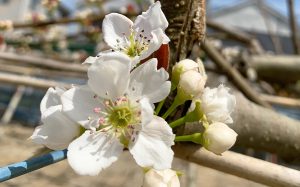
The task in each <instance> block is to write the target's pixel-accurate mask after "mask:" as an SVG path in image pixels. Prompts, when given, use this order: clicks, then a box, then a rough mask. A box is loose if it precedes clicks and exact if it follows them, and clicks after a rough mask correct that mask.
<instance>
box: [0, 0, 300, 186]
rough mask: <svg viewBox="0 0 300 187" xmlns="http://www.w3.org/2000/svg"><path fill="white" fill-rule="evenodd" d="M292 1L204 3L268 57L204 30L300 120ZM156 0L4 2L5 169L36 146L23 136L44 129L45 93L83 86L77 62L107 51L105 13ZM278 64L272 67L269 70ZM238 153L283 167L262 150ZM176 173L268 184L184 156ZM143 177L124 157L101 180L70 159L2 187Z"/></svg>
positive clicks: (0, 21) (0, 75) (298, 20)
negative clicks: (75, 169)
mask: <svg viewBox="0 0 300 187" xmlns="http://www.w3.org/2000/svg"><path fill="white" fill-rule="evenodd" d="M290 2H291V1H289V0H276V1H275V0H273V1H272V0H222V1H218V0H207V20H209V21H211V22H213V23H214V24H217V25H218V26H219V25H221V26H222V27H223V26H224V27H226V28H230V29H232V30H234V31H236V32H240V33H246V34H247V35H250V36H251V37H252V38H255V41H257V42H258V43H259V44H260V45H259V47H260V48H262V51H263V57H260V58H254V57H252V56H251V58H250V57H249V54H248V49H247V47H246V46H245V45H243V43H242V42H237V41H233V40H229V39H228V38H227V37H225V36H224V33H222V32H219V31H218V30H216V29H214V27H212V26H208V27H207V33H206V39H205V40H209V41H211V42H212V43H213V44H214V46H215V47H216V48H217V49H218V50H219V51H221V53H222V54H223V55H224V58H226V59H227V60H228V61H229V62H230V63H231V64H232V66H234V67H236V68H237V69H238V70H239V71H240V72H241V73H242V74H243V76H244V77H245V78H247V79H248V81H249V82H250V83H251V85H252V86H253V88H254V89H256V90H258V91H259V92H260V93H262V94H263V96H264V98H265V100H267V101H268V102H270V103H271V104H272V105H273V106H274V107H275V109H276V110H278V111H279V112H280V113H283V114H285V115H287V116H289V117H292V118H295V119H300V56H299V55H300V44H299V42H300V39H299V38H300V36H299V30H300V28H299V24H300V0H294V1H292V2H293V4H292V7H293V10H294V12H293V16H292V12H291V9H290V7H291V4H289V3H290ZM151 3H152V1H151V0H61V1H57V0H22V1H20V0H0V121H1V122H0V155H1V158H0V165H1V166H4V165H6V164H9V163H13V162H17V161H21V160H24V159H27V158H28V157H30V156H31V155H32V154H33V152H34V151H35V150H36V149H37V148H38V147H40V146H38V145H34V144H32V143H31V142H30V141H28V140H27V138H28V137H29V136H30V135H31V133H32V132H33V128H34V127H36V126H37V125H40V110H39V104H40V101H41V99H42V97H43V96H44V94H45V92H46V90H47V88H48V87H50V86H54V85H61V86H65V85H69V84H83V83H85V82H86V73H85V71H86V67H85V66H82V65H81V63H82V62H83V61H84V60H85V59H86V58H87V57H88V56H95V55H97V53H98V52H100V51H102V50H106V49H108V46H107V45H106V44H105V43H104V41H103V37H102V33H101V25H102V19H103V17H104V15H105V14H108V13H111V12H118V13H122V14H124V15H127V16H128V17H130V18H134V17H135V15H138V14H140V13H141V12H142V11H145V10H147V8H148V7H149V5H150V4H151ZM291 18H292V21H291ZM293 29H294V30H293ZM295 31H296V32H295ZM193 55H194V56H197V57H199V56H200V57H201V58H202V59H203V60H204V62H205V66H206V68H207V70H208V71H212V72H216V71H218V69H217V68H216V67H215V66H214V64H213V63H212V62H211V61H210V60H209V59H206V58H205V56H204V55H203V52H202V51H201V50H200V49H199V47H197V46H195V50H194V51H193V54H192V56H193ZM274 55H276V59H275V58H274ZM245 59H247V60H245ZM248 61H251V62H252V63H251V64H249V62H248ZM274 61H276V63H277V65H276V66H274V65H269V62H274ZM253 64H254V65H253ZM218 81H219V82H220V81H221V82H223V83H225V84H226V83H227V81H228V80H227V78H226V77H225V76H220V77H219V79H218ZM235 149H236V150H237V151H240V152H245V153H248V154H251V155H252V156H256V157H258V158H262V159H265V160H268V161H272V162H281V161H280V159H278V158H277V157H276V156H274V155H271V154H267V153H264V152H256V151H253V150H251V149H247V150H244V149H240V148H235ZM128 162H130V167H128ZM282 163H284V162H282ZM284 164H286V163H284ZM176 167H177V169H181V170H183V171H184V172H185V175H184V176H183V177H182V181H183V184H184V185H183V186H189V187H194V186H208V187H209V186H211V187H217V186H220V187H221V186H222V187H224V186H228V187H229V186H246V187H247V186H248V187H250V186H251V187H252V186H253V187H254V186H262V185H259V184H257V183H254V182H250V181H247V180H244V179H240V178H237V177H233V176H230V175H227V174H224V173H221V172H218V171H214V170H211V169H208V168H205V167H201V166H196V165H194V164H190V163H187V162H182V161H179V160H176V161H175V168H176ZM293 167H296V166H294V165H293ZM116 179H118V180H116ZM141 181H142V175H141V171H140V169H139V168H138V167H137V166H135V164H134V162H133V160H132V158H131V157H130V156H128V154H127V153H126V154H124V155H123V156H122V158H121V159H120V161H119V162H117V163H116V164H114V165H113V167H111V168H110V169H108V170H107V171H105V172H103V174H101V175H100V176H99V177H81V176H77V175H76V174H75V173H73V171H72V170H71V169H70V168H69V167H68V165H67V163H66V162H65V161H64V162H61V163H59V164H57V165H53V166H49V167H47V168H44V169H42V170H39V171H36V172H33V173H30V174H28V175H26V176H21V177H19V178H16V179H13V180H10V181H7V182H5V183H2V184H0V186H10V187H13V186H41V185H46V186H137V185H136V184H139V183H140V182H141ZM217 181H224V182H222V183H220V182H217Z"/></svg>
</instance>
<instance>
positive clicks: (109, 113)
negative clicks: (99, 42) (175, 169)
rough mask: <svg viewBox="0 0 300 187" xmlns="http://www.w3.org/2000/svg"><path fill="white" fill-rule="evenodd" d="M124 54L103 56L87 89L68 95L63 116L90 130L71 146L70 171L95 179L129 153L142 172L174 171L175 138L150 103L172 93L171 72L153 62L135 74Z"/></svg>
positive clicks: (90, 72)
mask: <svg viewBox="0 0 300 187" xmlns="http://www.w3.org/2000/svg"><path fill="white" fill-rule="evenodd" d="M131 63H132V61H131V59H130V58H129V57H128V56H127V55H125V54H123V53H120V52H115V53H107V54H103V55H102V56H100V57H99V58H98V59H97V60H96V61H95V62H94V63H93V64H91V66H90V67H89V69H88V85H83V86H78V87H74V88H72V89H70V90H68V91H66V92H65V93H64V94H63V95H62V97H61V99H62V103H63V111H64V112H65V113H66V114H67V115H68V116H69V117H70V118H71V119H73V120H74V121H76V122H78V123H79V124H81V125H82V126H83V127H84V128H86V129H87V130H86V131H85V132H84V133H83V134H82V135H81V136H80V137H79V138H77V139H76V140H74V141H73V142H72V143H71V144H70V145H69V147H68V161H69V163H70V165H71V167H72V168H73V169H74V170H75V171H76V172H77V173H79V174H82V175H97V174H98V173H99V172H100V171H101V170H103V169H105V168H107V167H109V166H110V165H111V164H112V163H113V162H115V161H116V160H117V158H118V156H119V155H120V154H121V153H122V151H123V149H124V148H128V149H129V151H130V153H131V154H132V155H133V157H134V159H135V160H136V162H137V163H138V164H139V165H140V166H142V167H153V168H155V169H166V168H170V167H171V162H172V159H173V151H172V149H171V146H172V145H173V144H174V138H175V135H174V134H173V133H172V129H171V128H170V127H169V125H168V124H167V122H166V121H165V120H164V119H162V118H160V117H157V116H154V115H153V108H152V104H153V103H156V102H159V101H161V100H163V99H164V98H165V97H166V96H167V95H168V94H169V92H170V86H171V85H170V82H169V81H167V80H168V73H167V72H166V71H165V70H164V69H160V70H157V68H156V67H157V60H156V59H151V60H149V61H147V62H146V63H144V64H142V65H140V66H138V67H137V68H135V69H134V70H133V71H132V72H131V66H132V64H131Z"/></svg>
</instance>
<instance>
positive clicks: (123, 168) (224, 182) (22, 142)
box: [0, 124, 264, 187]
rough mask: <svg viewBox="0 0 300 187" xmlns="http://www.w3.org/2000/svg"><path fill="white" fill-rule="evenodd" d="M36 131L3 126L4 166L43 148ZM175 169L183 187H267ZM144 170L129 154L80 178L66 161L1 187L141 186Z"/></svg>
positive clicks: (184, 166)
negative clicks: (35, 137)
mask: <svg viewBox="0 0 300 187" xmlns="http://www.w3.org/2000/svg"><path fill="white" fill-rule="evenodd" d="M32 132H33V129H32V128H29V127H24V126H21V125H12V124H9V125H1V124H0V155H1V156H0V166H5V165H7V164H11V163H14V162H19V161H22V160H26V159H27V158H29V157H31V156H32V154H33V153H34V152H35V150H37V149H38V148H40V147H41V146H39V145H36V144H34V143H32V142H31V141H30V140H28V137H29V136H30V135H31V133H32ZM174 168H176V169H177V170H181V171H183V172H184V175H183V176H182V177H181V186H182V187H198V186H201V187H240V186H241V187H264V186H263V185H260V184H257V183H254V182H251V181H248V180H245V179H241V178H238V177H235V176H232V175H228V174H225V173H222V172H219V171H216V170H213V169H209V168H206V167H202V166H199V165H195V164H191V163H188V162H185V161H182V160H179V159H175V161H174ZM142 177H143V175H142V170H141V169H140V168H139V167H138V166H137V165H136V164H135V162H134V160H133V158H132V157H131V155H130V154H129V153H128V152H124V154H123V155H122V156H121V158H120V159H119V160H118V161H117V162H115V163H114V164H113V165H112V166H111V167H110V168H108V169H106V170H105V171H103V172H102V173H101V174H100V175H99V176H96V177H88V176H79V175H77V174H76V173H74V172H73V171H72V169H71V168H70V167H69V165H68V162H67V161H66V160H64V161H61V162H59V163H56V164H53V165H51V166H48V167H45V168H42V169H40V170H37V171H34V172H31V173H29V174H26V175H23V176H20V177H17V178H14V179H11V180H8V181H6V182H3V183H1V184H0V187H61V186H64V187H120V186H122V187H135V186H136V187H140V186H141V184H142V180H143V178H142Z"/></svg>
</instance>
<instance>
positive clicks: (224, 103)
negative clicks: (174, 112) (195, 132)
mask: <svg viewBox="0 0 300 187" xmlns="http://www.w3.org/2000/svg"><path fill="white" fill-rule="evenodd" d="M200 98H201V107H202V110H203V112H204V114H205V115H206V117H207V119H208V120H209V121H211V122H222V123H232V122H233V120H232V118H231V116H230V115H231V113H232V112H233V110H234V107H235V105H236V100H235V96H234V95H232V94H230V93H229V88H227V87H224V86H223V85H222V84H221V85H219V86H218V88H213V89H210V88H205V89H204V91H203V94H202V95H201V97H200Z"/></svg>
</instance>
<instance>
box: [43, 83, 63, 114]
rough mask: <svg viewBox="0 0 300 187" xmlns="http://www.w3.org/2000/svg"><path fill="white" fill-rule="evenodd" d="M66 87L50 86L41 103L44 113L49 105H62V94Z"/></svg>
mask: <svg viewBox="0 0 300 187" xmlns="http://www.w3.org/2000/svg"><path fill="white" fill-rule="evenodd" d="M64 91H65V89H63V88H58V87H56V88H52V87H51V88H49V89H48V90H47V92H46V94H45V96H44V97H43V99H42V101H41V104H40V110H41V113H42V114H43V113H44V111H45V110H47V109H48V108H49V107H52V106H55V105H60V104H61V101H60V96H61V94H63V93H64Z"/></svg>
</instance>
